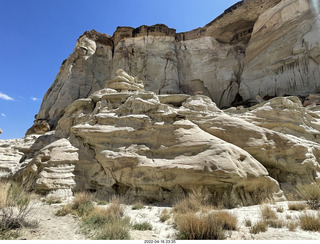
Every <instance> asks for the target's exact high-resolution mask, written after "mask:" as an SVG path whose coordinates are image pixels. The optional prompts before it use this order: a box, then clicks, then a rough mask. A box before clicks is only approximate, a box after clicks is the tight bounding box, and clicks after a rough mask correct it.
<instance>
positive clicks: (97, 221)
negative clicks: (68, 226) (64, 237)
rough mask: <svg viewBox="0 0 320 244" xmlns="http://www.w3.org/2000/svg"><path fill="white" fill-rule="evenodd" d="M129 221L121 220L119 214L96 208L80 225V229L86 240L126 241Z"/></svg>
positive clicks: (128, 237)
mask: <svg viewBox="0 0 320 244" xmlns="http://www.w3.org/2000/svg"><path fill="white" fill-rule="evenodd" d="M129 227H130V219H129V218H122V217H121V216H120V214H119V212H117V211H114V209H112V210H110V209H109V208H99V207H96V208H94V210H93V211H92V212H91V213H90V214H89V215H87V216H85V217H84V218H83V220H82V223H81V229H82V231H83V232H84V234H85V235H86V236H87V238H90V239H96V240H127V239H130V236H129Z"/></svg>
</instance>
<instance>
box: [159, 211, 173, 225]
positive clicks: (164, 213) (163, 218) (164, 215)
mask: <svg viewBox="0 0 320 244" xmlns="http://www.w3.org/2000/svg"><path fill="white" fill-rule="evenodd" d="M170 217H171V216H170V213H169V211H168V210H167V209H164V210H162V212H161V214H160V221H161V222H166V221H167V220H168V219H170Z"/></svg>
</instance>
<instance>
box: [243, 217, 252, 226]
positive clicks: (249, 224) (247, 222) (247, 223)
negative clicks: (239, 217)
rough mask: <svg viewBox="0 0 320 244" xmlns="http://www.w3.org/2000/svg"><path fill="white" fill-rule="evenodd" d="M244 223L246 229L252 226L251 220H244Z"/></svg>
mask: <svg viewBox="0 0 320 244" xmlns="http://www.w3.org/2000/svg"><path fill="white" fill-rule="evenodd" d="M244 223H245V225H246V227H251V226H252V221H251V219H245V221H244Z"/></svg>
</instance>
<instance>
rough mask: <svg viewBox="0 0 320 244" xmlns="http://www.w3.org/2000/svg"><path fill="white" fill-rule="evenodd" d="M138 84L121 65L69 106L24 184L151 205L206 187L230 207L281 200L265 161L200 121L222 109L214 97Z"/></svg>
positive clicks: (27, 171) (29, 168) (63, 193)
mask: <svg viewBox="0 0 320 244" xmlns="http://www.w3.org/2000/svg"><path fill="white" fill-rule="evenodd" d="M136 84H137V83H135V82H134V78H133V77H131V76H129V75H128V74H127V73H125V72H124V71H123V70H119V71H118V72H117V76H116V77H115V78H114V79H112V80H111V81H109V82H107V84H106V87H107V88H104V89H102V90H99V91H97V92H95V93H93V94H91V95H90V96H89V97H88V98H84V99H79V100H76V101H75V102H73V103H72V104H70V105H69V106H68V107H67V108H66V109H65V112H64V115H63V116H62V118H61V119H60V120H59V122H58V125H57V127H56V131H55V134H53V135H51V137H48V142H47V145H45V146H44V147H42V148H41V149H40V150H39V151H38V152H37V153H36V154H34V155H33V159H32V160H31V161H30V162H29V163H28V166H27V167H26V169H24V170H23V171H22V173H21V179H22V181H23V184H24V185H25V187H26V188H28V189H30V190H36V191H37V192H41V193H45V194H49V195H50V196H60V197H61V196H63V197H68V196H70V195H71V194H72V191H71V190H77V189H82V190H83V189H86V190H90V191H94V192H97V194H98V195H101V196H108V195H112V194H115V193H118V194H120V195H123V196H124V197H127V198H128V199H132V200H134V199H143V200H148V201H150V202H152V201H160V202H163V201H164V202H174V201H175V200H177V199H179V198H182V197H185V196H186V194H187V193H188V192H192V191H193V190H198V189H203V191H206V193H207V194H210V195H211V196H212V201H213V202H219V201H221V202H223V203H224V204H225V205H227V206H237V205H249V204H256V203H259V202H260V201H261V200H263V199H281V198H283V193H282V191H281V190H280V188H279V185H278V183H277V182H276V181H275V180H274V179H272V178H271V177H270V176H269V173H268V171H267V170H266V168H265V167H264V166H263V165H262V164H260V162H258V161H257V160H256V159H254V158H253V157H252V156H251V155H250V154H249V153H247V152H246V151H244V150H243V149H241V148H240V147H237V146H235V145H232V144H230V143H228V142H226V141H223V140H221V139H219V138H217V137H216V136H214V135H213V133H208V132H206V131H205V130H203V129H201V128H200V127H199V126H198V125H197V122H198V120H199V119H202V118H204V117H216V116H218V115H220V114H224V113H223V112H222V111H221V110H219V109H218V108H217V106H216V105H215V104H214V103H213V102H212V101H211V100H210V98H208V97H206V96H202V95H197V96H189V95H179V94H177V95H173V94H172V95H159V96H157V95H156V94H155V93H154V92H144V91H137V90H136V88H137V87H136ZM129 85H133V86H132V87H131V88H130V87H129ZM138 85H139V83H138ZM110 86H112V87H115V88H117V90H118V91H116V90H114V89H111V88H109V87H110ZM139 89H142V88H141V87H139ZM123 90H126V91H125V92H124V91H123ZM36 144H37V143H36Z"/></svg>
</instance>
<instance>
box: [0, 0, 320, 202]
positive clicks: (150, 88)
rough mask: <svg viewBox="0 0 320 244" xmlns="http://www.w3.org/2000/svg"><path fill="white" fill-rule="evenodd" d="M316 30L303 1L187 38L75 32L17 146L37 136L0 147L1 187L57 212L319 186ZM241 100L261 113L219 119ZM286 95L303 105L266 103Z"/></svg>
mask: <svg viewBox="0 0 320 244" xmlns="http://www.w3.org/2000/svg"><path fill="white" fill-rule="evenodd" d="M318 22H319V20H318V18H316V19H315V18H314V13H313V12H312V9H311V3H310V2H309V1H301V0H282V1H280V0H272V1H258V0H248V1H243V2H239V3H238V4H236V5H234V6H233V7H231V8H230V9H228V10H227V11H226V12H225V13H224V14H223V15H221V16H219V17H218V18H217V19H216V20H214V21H213V22H211V23H209V24H208V25H206V26H205V27H203V28H199V29H197V30H194V31H191V32H186V33H178V34H177V33H176V32H175V30H174V29H171V28H168V27H167V26H165V25H155V26H141V27H139V28H136V29H134V28H131V27H119V28H118V29H117V31H116V32H115V33H114V35H113V36H112V37H111V36H108V35H106V34H101V33H98V32H96V31H94V30H92V31H90V32H85V33H84V35H82V36H81V37H80V38H79V39H78V41H77V44H76V47H75V49H74V52H73V53H72V54H71V56H70V57H69V58H68V59H67V60H65V61H64V62H63V64H62V66H61V68H60V71H59V73H58V75H57V77H56V80H55V82H54V84H53V85H52V86H51V88H50V89H49V90H48V92H47V93H46V95H45V97H44V100H43V103H42V105H41V108H40V111H39V113H38V115H37V116H36V120H35V124H34V126H33V127H32V128H31V129H30V130H29V131H28V132H27V134H29V133H31V134H33V133H37V134H43V135H41V136H39V135H37V136H35V137H34V138H33V141H31V140H29V139H28V138H30V137H28V136H27V137H25V138H24V139H22V141H21V142H20V141H14V142H12V143H11V142H10V143H9V146H8V145H7V144H5V143H7V142H1V141H0V169H1V175H0V177H7V178H8V177H15V178H16V179H20V180H22V182H23V184H24V186H25V187H26V188H28V189H30V190H35V191H37V192H40V193H43V194H48V195H49V196H54V197H62V198H65V197H69V196H71V195H72V192H73V191H75V190H89V191H94V192H97V195H100V196H101V197H107V196H109V195H112V194H114V193H118V194H120V195H122V196H125V197H127V198H129V199H141V198H142V199H145V200H148V201H165V202H172V201H174V200H175V199H177V198H182V197H184V196H185V195H186V194H187V193H188V192H191V191H193V190H197V189H202V191H203V192H204V193H205V194H209V195H210V196H211V198H212V199H211V200H212V201H213V202H219V201H222V202H223V203H224V204H225V205H227V206H236V205H250V204H256V203H259V202H260V201H261V200H265V199H275V200H279V199H283V191H284V193H292V192H294V191H295V186H296V185H297V184H310V183H312V182H314V181H315V180H317V179H319V178H320V164H319V158H320V137H319V134H320V133H319V131H320V130H319V129H320V123H319V122H320V109H319V106H318V104H319V103H320V102H319V101H320V100H319V101H318V100H317V99H318V98H319V95H318V94H316V93H317V92H318V77H319V75H320V74H319V66H318V61H317V60H318V51H319V50H318V49H319V42H318V39H317V33H318V31H319V28H318V27H319V25H318V24H319V23H320V22H319V23H318ZM126 71H127V72H129V73H130V75H128V74H127V73H126ZM239 93H240V95H241V96H242V98H243V99H244V100H247V101H251V102H255V103H257V102H259V104H258V105H256V106H253V107H251V108H244V107H233V108H229V109H227V110H225V111H222V110H220V109H219V107H228V106H230V105H231V104H232V103H233V102H238V101H239V102H241V97H240V95H239ZM194 94H203V95H195V96H193V95H194ZM292 94H293V95H300V96H302V97H307V96H309V97H308V98H307V100H305V101H304V106H303V104H302V102H301V101H300V99H299V98H298V97H296V96H289V97H277V98H273V99H271V100H268V101H265V100H267V99H269V98H271V97H274V96H282V95H292ZM310 94H311V95H310ZM300 98H301V97H300ZM302 100H303V99H302ZM242 102H244V101H242ZM50 130H51V131H50ZM37 137H38V138H37ZM36 138H37V140H36V141H35V142H34V140H35V139H36ZM25 142H28V143H29V145H28V146H27V147H26V148H24V147H22V148H24V149H21V146H14V144H17V145H19V144H21V143H22V144H23V143H25ZM33 142H34V143H33ZM1 143H2V144H1ZM31 144H32V145H31ZM16 152H17V153H18V154H17V155H15V153H16ZM21 152H23V153H21ZM282 190H283V191H282Z"/></svg>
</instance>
